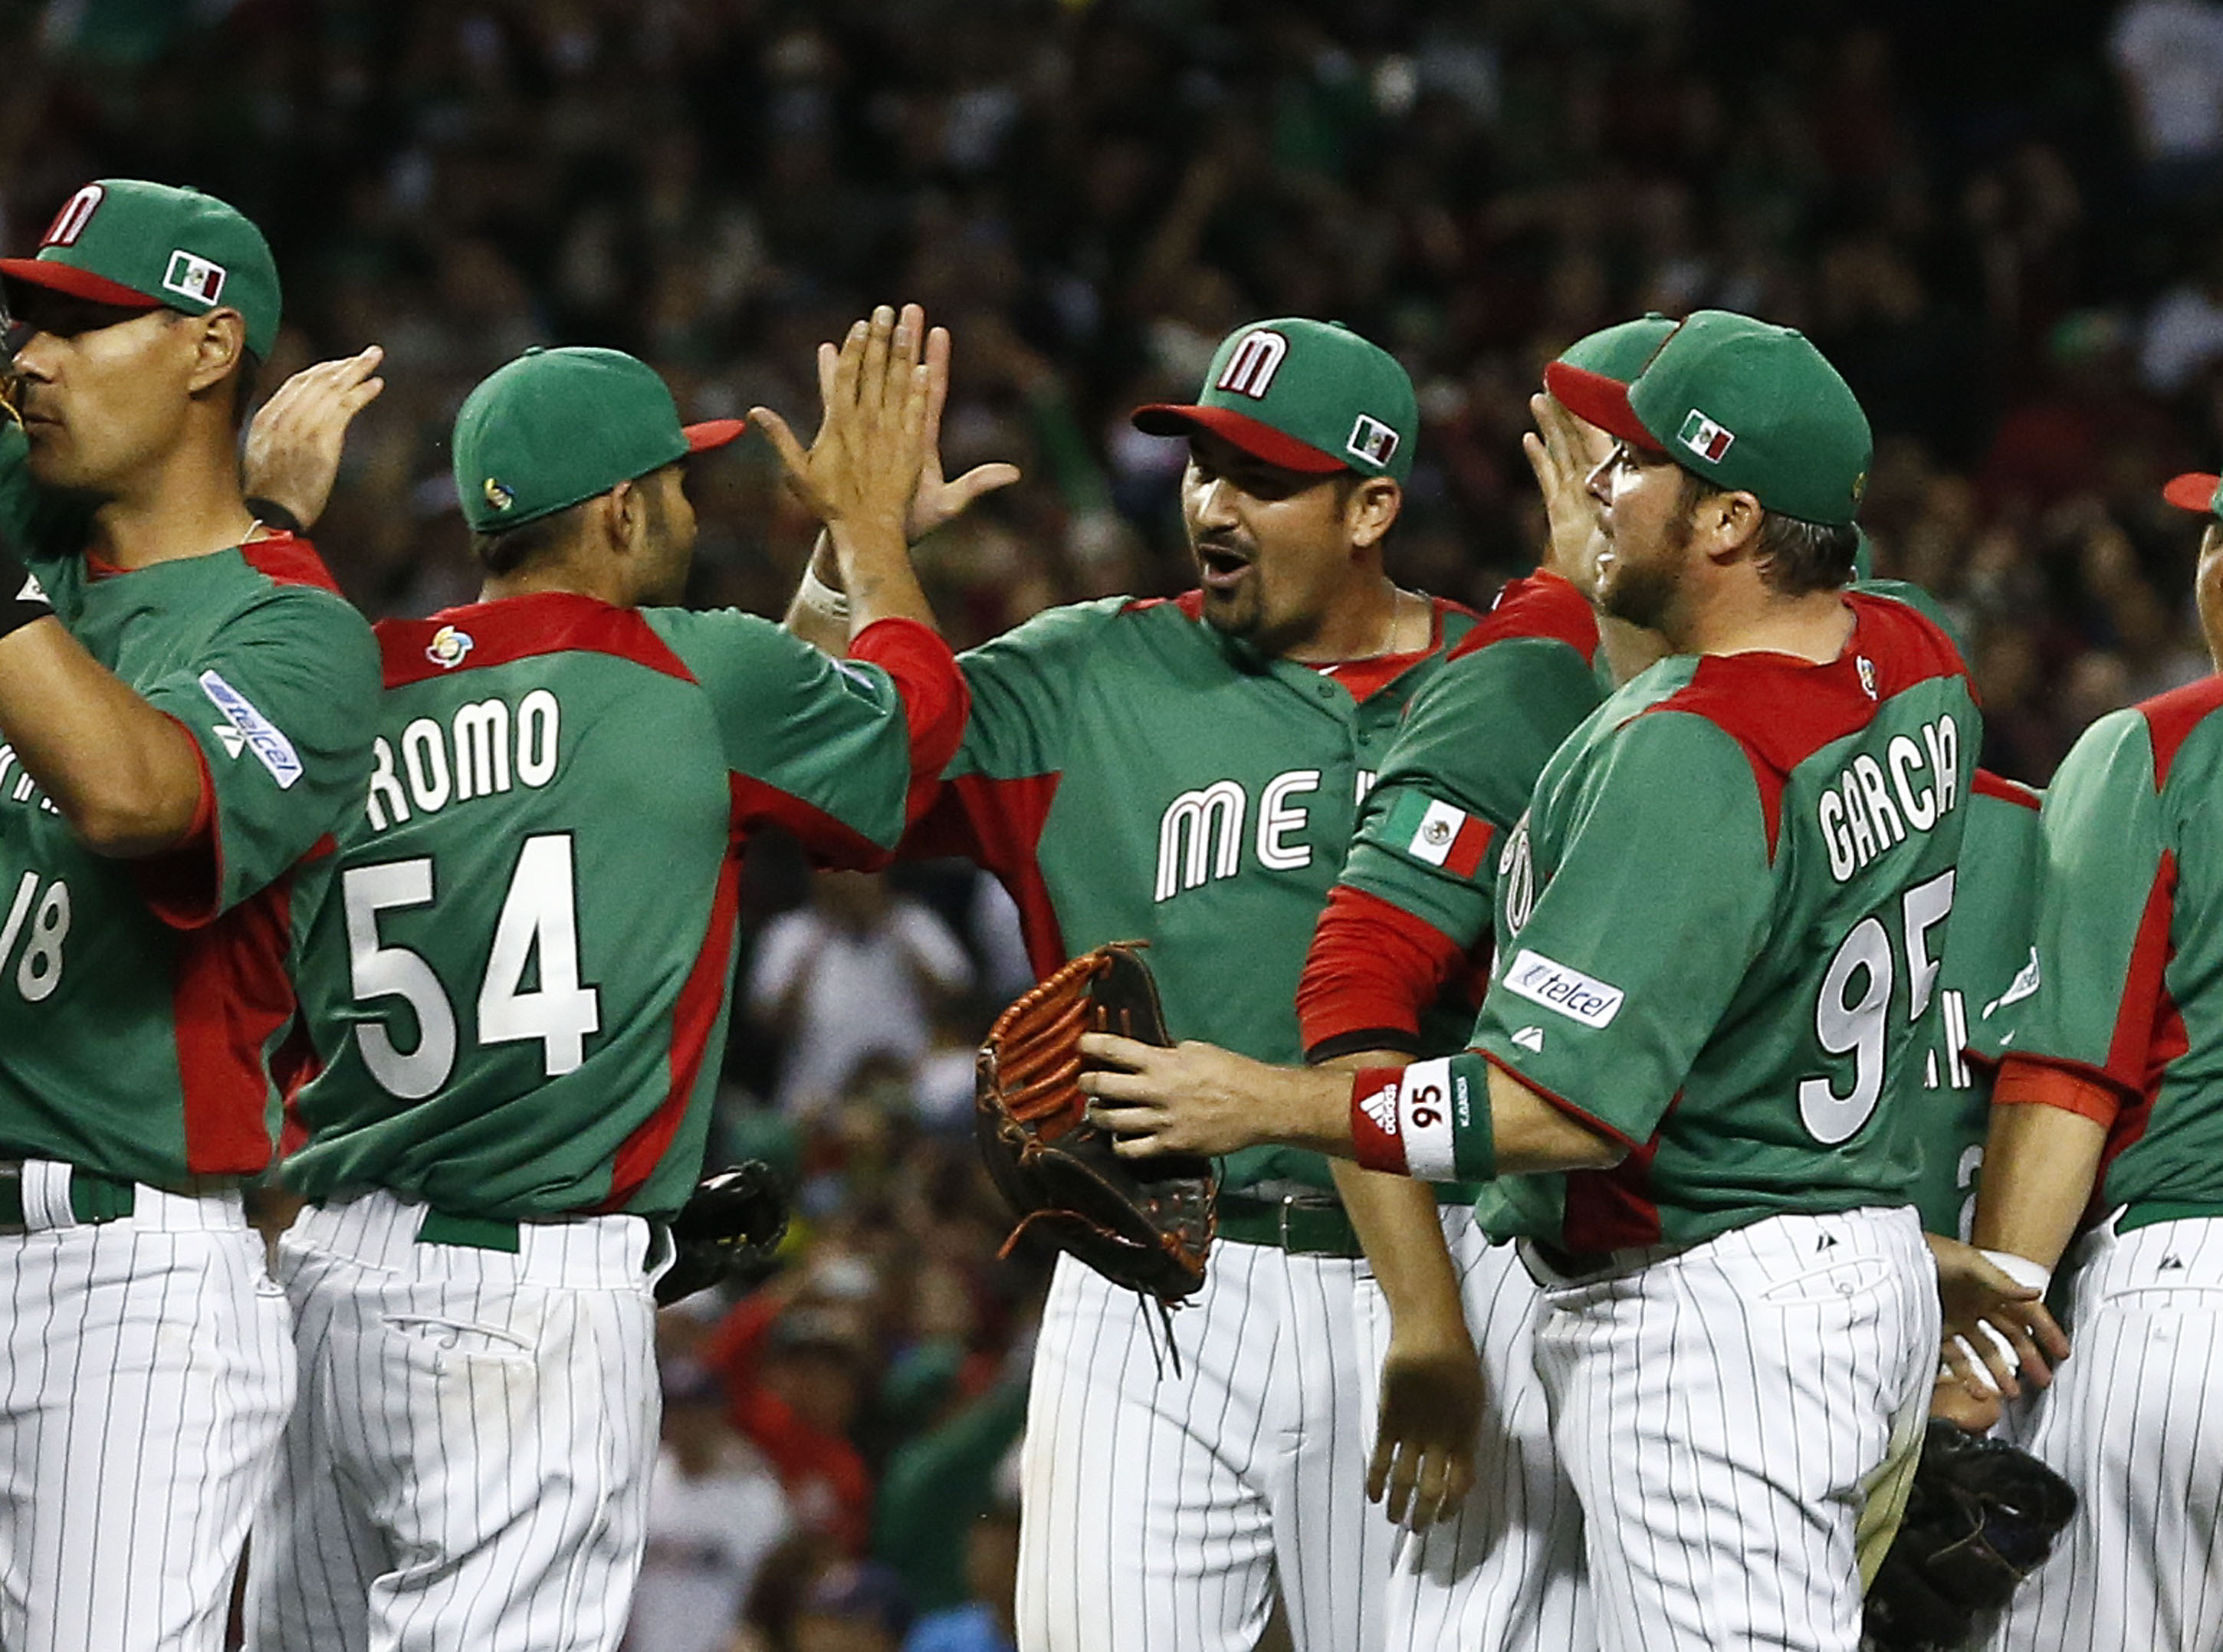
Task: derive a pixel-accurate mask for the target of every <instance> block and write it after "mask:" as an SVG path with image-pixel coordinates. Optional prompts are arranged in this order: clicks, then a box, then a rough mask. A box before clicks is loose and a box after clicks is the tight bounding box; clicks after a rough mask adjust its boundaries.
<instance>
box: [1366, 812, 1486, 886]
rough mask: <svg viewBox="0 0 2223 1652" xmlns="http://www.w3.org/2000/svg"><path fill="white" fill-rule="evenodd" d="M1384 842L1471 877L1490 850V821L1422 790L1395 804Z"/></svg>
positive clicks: (1451, 871)
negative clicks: (1430, 795) (1441, 801)
mask: <svg viewBox="0 0 2223 1652" xmlns="http://www.w3.org/2000/svg"><path fill="white" fill-rule="evenodd" d="M1490 836H1491V831H1490V825H1489V822H1488V821H1486V820H1484V819H1483V817H1481V816H1479V815H1470V814H1468V813H1467V812H1466V811H1465V810H1461V809H1454V808H1453V807H1452V805H1451V804H1447V803H1439V802H1437V801H1436V800H1435V799H1434V798H1431V797H1428V796H1426V795H1425V794H1424V793H1421V792H1418V791H1408V792H1407V793H1405V794H1404V795H1403V796H1402V797H1401V798H1398V799H1397V801H1396V803H1395V804H1394V805H1392V807H1391V809H1390V811H1389V821H1388V823H1387V826H1386V829H1385V830H1384V831H1383V832H1382V839H1383V841H1384V842H1388V843H1389V844H1392V845H1394V846H1395V847H1396V848H1400V849H1401V850H1403V852H1404V853H1405V854H1409V855H1410V856H1412V857H1413V859H1414V860H1415V861H1425V862H1426V863H1427V864H1428V865H1429V866H1433V867H1443V869H1444V870H1445V871H1446V872H1448V873H1452V875H1453V876H1455V877H1460V878H1471V877H1473V876H1474V874H1475V872H1476V870H1477V868H1478V867H1480V866H1481V865H1482V862H1483V856H1484V855H1486V854H1489V840H1490Z"/></svg>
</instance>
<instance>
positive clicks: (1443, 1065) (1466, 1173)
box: [1351, 1056, 1496, 1182]
mask: <svg viewBox="0 0 2223 1652" xmlns="http://www.w3.org/2000/svg"><path fill="white" fill-rule="evenodd" d="M1462 1068H1464V1069H1465V1070H1461V1069H1462ZM1476 1091H1477V1086H1476V1084H1475V1079H1474V1073H1473V1065H1472V1063H1471V1062H1466V1061H1462V1060H1460V1058H1458V1057H1453V1056H1439V1057H1438V1058H1437V1059H1435V1060H1433V1061H1421V1062H1414V1063H1413V1064H1412V1065H1411V1066H1409V1067H1402V1068H1398V1067H1373V1068H1368V1069H1364V1070H1363V1071H1362V1072H1360V1073H1359V1074H1358V1075H1357V1077H1356V1078H1354V1079H1353V1080H1352V1081H1351V1151H1352V1155H1353V1157H1355V1158H1357V1161H1358V1163H1359V1164H1360V1165H1361V1167H1363V1169H1366V1170H1386V1171H1388V1172H1389V1174H1391V1175H1393V1176H1413V1177H1415V1178H1416V1179H1418V1180H1420V1181H1422V1182H1464V1181H1475V1182H1485V1181H1488V1180H1489V1178H1490V1177H1491V1176H1494V1175H1496V1143H1495V1140H1494V1138H1493V1136H1492V1132H1491V1131H1490V1120H1489V1091H1488V1088H1487V1087H1486V1085H1485V1086H1483V1087H1480V1088H1479V1094H1476ZM1454 1116H1456V1117H1457V1119H1458V1127H1457V1128H1456V1129H1454V1126H1453V1119H1454Z"/></svg>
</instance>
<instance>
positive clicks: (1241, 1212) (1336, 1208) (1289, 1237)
mask: <svg viewBox="0 0 2223 1652" xmlns="http://www.w3.org/2000/svg"><path fill="white" fill-rule="evenodd" d="M1219 1237H1220V1238H1221V1239H1232V1240H1234V1241H1235V1242H1236V1243H1237V1244H1239V1245H1273V1246H1275V1248H1276V1249H1278V1250H1283V1251H1287V1252H1289V1253H1290V1254H1291V1255H1292V1256H1339V1257H1345V1258H1357V1257H1363V1256H1364V1255H1365V1254H1366V1249H1365V1247H1364V1246H1363V1245H1360V1244H1359V1242H1358V1233H1357V1230H1356V1229H1355V1228H1353V1227H1352V1226H1351V1218H1350V1216H1349V1215H1347V1214H1345V1211H1344V1208H1343V1207H1342V1206H1341V1205H1339V1204H1338V1203H1336V1202H1335V1201H1333V1200H1332V1198H1330V1197H1329V1196H1327V1195H1322V1196H1321V1198H1320V1199H1319V1201H1318V1202H1317V1203H1314V1202H1312V1201H1307V1200H1304V1199H1302V1198H1300V1197H1295V1196H1292V1197H1289V1198H1286V1199H1260V1198H1257V1197H1256V1196H1255V1195H1250V1194H1247V1193H1223V1194H1221V1195H1219Z"/></svg>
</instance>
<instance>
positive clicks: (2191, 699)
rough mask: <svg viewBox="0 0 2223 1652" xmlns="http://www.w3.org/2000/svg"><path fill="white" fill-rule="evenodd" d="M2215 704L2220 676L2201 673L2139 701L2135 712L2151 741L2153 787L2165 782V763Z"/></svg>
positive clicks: (2221, 699)
mask: <svg viewBox="0 0 2223 1652" xmlns="http://www.w3.org/2000/svg"><path fill="white" fill-rule="evenodd" d="M2218 708H2223V677H2203V678H2201V679H2200V680H2199V681H2198V682H2196V683H2187V684H2185V685H2184V686H2183V687H2182V688H2180V689H2171V690H2169V692H2168V693H2166V694H2157V695H2156V696H2154V697H2153V698H2152V699H2151V700H2146V701H2143V702H2141V703H2139V706H2138V715H2139V716H2142V717H2144V719H2145V720H2146V733H2147V735H2148V737H2149V738H2150V739H2151V741H2153V755H2154V790H2155V791H2160V790H2161V789H2162V788H2163V786H2165V785H2168V784H2169V765H2170V764H2172V763H2174V762H2176V754H2177V753H2178V752H2179V751H2181V750H2182V749H2183V747H2184V742H2185V741H2187V740H2188V739H2190V738H2191V736H2192V731H2193V730H2194V729H2195V728H2198V727H2199V726H2200V725H2201V723H2202V722H2205V721H2206V720H2207V716H2208V714H2209V713H2210V712H2213V711H2214V710H2216V709H2218Z"/></svg>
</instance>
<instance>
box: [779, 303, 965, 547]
mask: <svg viewBox="0 0 2223 1652" xmlns="http://www.w3.org/2000/svg"><path fill="white" fill-rule="evenodd" d="M921 318H922V317H921V314H920V312H919V311H918V308H917V306H915V305H906V306H904V312H903V317H902V318H898V317H897V312H895V310H894V309H893V308H892V307H891V306H888V305H885V304H884V305H882V306H879V308H878V309H877V310H875V311H873V312H872V318H871V319H870V320H869V321H860V322H858V323H857V324H856V325H854V326H853V327H851V328H850V329H849V335H848V337H847V338H845V339H844V340H843V341H842V343H841V348H840V349H839V350H835V349H834V346H832V345H831V344H822V345H820V346H819V352H818V356H819V359H818V377H819V389H820V393H821V396H822V400H823V402H824V410H823V414H822V419H821V421H820V424H819V426H818V433H817V435H816V437H815V438H813V439H812V442H811V445H810V446H809V448H807V449H806V448H805V447H804V446H803V444H802V442H801V441H800V440H798V439H797V437H796V434H795V432H794V431H793V430H792V429H790V427H789V426H788V423H787V421H786V420H785V419H783V418H781V417H780V416H779V414H778V413H774V412H773V411H772V410H771V408H769V407H752V408H751V409H749V422H750V423H751V424H753V425H755V426H758V427H759V429H761V430H762V431H763V432H765V436H766V438H768V439H769V440H770V441H771V445H772V447H773V449H774V451H777V452H778V455H779V459H780V463H781V464H782V466H783V467H784V469H785V470H786V471H787V477H788V481H789V482H790V484H792V485H793V487H794V489H795V490H796V492H797V494H798V495H800V496H801V497H802V499H803V502H804V503H805V504H807V505H808V506H809V508H810V510H811V512H812V514H815V515H816V517H817V518H818V519H819V520H821V521H822V522H823V523H825V524H826V526H828V528H834V527H841V526H850V527H855V526H864V525H866V524H871V525H874V526H877V525H879V524H882V523H886V524H890V525H891V526H893V527H894V528H895V529H896V531H897V532H898V533H900V532H901V531H902V529H903V527H904V524H905V521H906V520H907V519H908V517H909V514H910V503H911V498H912V495H913V494H914V493H915V492H916V489H917V485H918V477H919V473H920V470H921V467H922V466H923V463H924V443H925V439H926V431H927V427H928V410H929V391H930V383H929V368H928V365H927V363H925V361H923V359H922V357H921V353H920V352H921V345H922V344H923V340H922V339H921V338H920V337H919V335H918V333H917V331H916V325H917V321H918V320H919V319H921Z"/></svg>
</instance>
